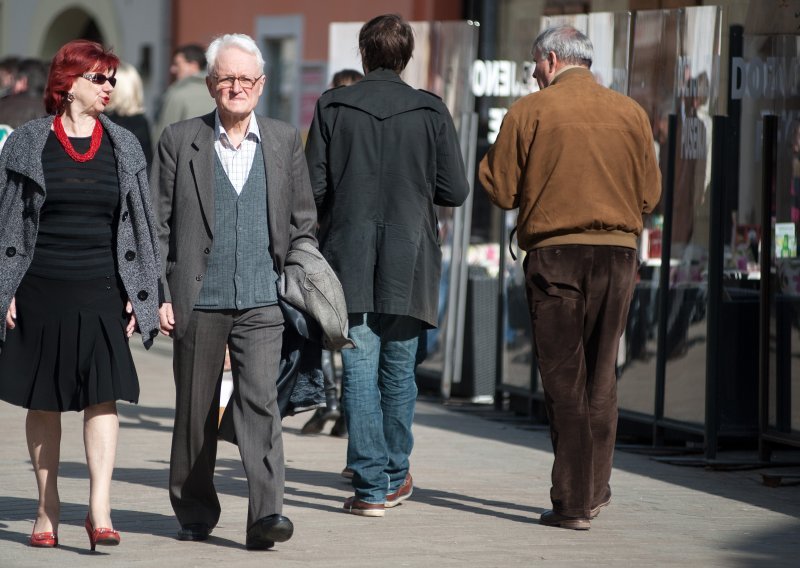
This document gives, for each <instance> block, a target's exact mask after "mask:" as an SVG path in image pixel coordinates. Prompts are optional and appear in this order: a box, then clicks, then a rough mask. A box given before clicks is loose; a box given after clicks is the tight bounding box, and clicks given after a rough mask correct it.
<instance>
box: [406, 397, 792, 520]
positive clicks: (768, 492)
mask: <svg viewBox="0 0 800 568" xmlns="http://www.w3.org/2000/svg"><path fill="white" fill-rule="evenodd" d="M428 408H430V407H428ZM428 408H425V407H424V406H418V407H417V413H416V415H415V416H414V423H415V424H419V425H422V426H426V427H429V428H439V429H443V430H449V431H452V430H453V427H454V425H456V426H457V427H458V428H459V430H458V431H459V433H461V434H463V435H466V436H472V437H476V438H486V439H491V440H495V441H499V442H504V443H507V444H517V445H522V446H525V447H527V448H531V449H535V450H539V451H543V452H546V453H548V454H550V453H552V446H551V445H550V438H549V436H548V435H547V434H546V433H545V434H544V435H543V432H542V430H543V429H542V428H538V427H536V428H531V426H532V425H531V423H530V421H529V420H527V419H524V418H519V417H515V416H513V415H511V414H510V413H508V412H498V411H494V410H492V409H491V408H490V407H486V406H485V405H480V406H478V405H471V406H469V407H464V408H442V409H441V410H439V409H438V408H435V407H434V408H433V409H432V410H428ZM459 414H461V415H463V418H464V419H462V420H459V419H458V418H457V417H458V415H459ZM454 415H455V417H456V418H454ZM476 418H478V420H476ZM485 421H489V422H492V423H494V424H497V425H499V426H500V427H498V428H487V427H486V424H485ZM531 430H534V431H533V432H532V431H531ZM544 432H546V430H544ZM614 469H618V470H623V471H627V472H629V473H634V474H636V475H641V476H645V477H649V478H652V479H658V480H659V481H663V482H666V483H671V484H674V485H678V486H682V487H686V488H689V489H692V490H696V491H702V492H705V493H708V494H711V495H716V496H719V497H724V498H726V499H732V500H735V501H740V502H743V503H748V504H750V505H753V506H756V507H762V508H765V509H769V510H772V511H775V512H778V513H784V514H786V515H791V516H795V517H796V516H797V515H798V514H800V507H799V506H798V505H800V487H797V486H795V487H781V488H767V487H764V486H763V485H761V483H760V479H759V476H758V474H757V473H756V472H742V471H739V472H731V471H713V470H708V471H705V472H703V474H702V475H696V474H694V473H693V472H691V471H690V470H689V469H687V468H686V467H681V466H675V465H669V464H663V463H657V462H655V461H654V460H650V459H647V458H646V457H645V458H644V459H643V458H642V457H640V456H636V455H634V454H629V453H623V452H621V451H618V452H617V454H616V456H615V459H614ZM748 474H749V476H748Z"/></svg>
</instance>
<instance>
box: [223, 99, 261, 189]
mask: <svg viewBox="0 0 800 568" xmlns="http://www.w3.org/2000/svg"><path fill="white" fill-rule="evenodd" d="M214 132H215V136H214V149H215V150H216V151H217V156H219V161H220V162H222V169H223V170H225V174H226V175H227V176H228V179H229V180H230V182H231V185H233V188H234V189H235V190H236V193H237V194H239V193H242V188H244V184H245V182H246V181H247V176H249V175H250V167H251V166H252V165H253V158H254V157H255V155H256V148H257V146H258V144H260V143H261V132H259V130H258V121H256V115H255V113H253V112H251V113H250V124H249V125H248V126H247V135H246V136H245V137H244V140H242V143H241V144H240V145H239V147H238V148H234V147H233V145H232V144H231V141H230V139H229V138H228V133H227V132H225V129H224V128H223V127H222V123H220V121H219V112H216V113H214Z"/></svg>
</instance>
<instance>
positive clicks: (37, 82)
mask: <svg viewBox="0 0 800 568" xmlns="http://www.w3.org/2000/svg"><path fill="white" fill-rule="evenodd" d="M22 77H25V78H26V79H27V80H28V91H27V92H28V94H29V95H30V96H36V97H41V96H42V95H44V89H45V87H46V86H47V65H45V63H44V61H42V60H40V59H34V58H28V59H23V60H22V61H20V62H19V66H18V67H17V79H21V78H22Z"/></svg>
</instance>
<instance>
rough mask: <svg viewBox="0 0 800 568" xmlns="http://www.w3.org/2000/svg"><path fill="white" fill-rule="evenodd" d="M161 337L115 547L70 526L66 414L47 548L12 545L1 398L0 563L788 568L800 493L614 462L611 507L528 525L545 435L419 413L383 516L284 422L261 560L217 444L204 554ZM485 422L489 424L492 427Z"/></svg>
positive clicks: (118, 485)
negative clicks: (179, 495)
mask: <svg viewBox="0 0 800 568" xmlns="http://www.w3.org/2000/svg"><path fill="white" fill-rule="evenodd" d="M169 348H170V344H169V342H168V341H166V340H164V339H159V340H158V341H157V344H156V347H155V348H154V349H152V350H151V351H150V352H147V353H145V352H144V350H143V349H141V347H140V344H138V343H137V345H136V346H135V352H134V356H135V358H136V361H137V367H138V369H139V374H140V380H141V387H142V396H141V400H140V403H139V405H135V406H134V405H128V404H120V419H121V423H122V428H121V430H120V442H119V449H118V455H117V467H116V470H115V472H114V496H113V503H112V505H113V518H114V524H115V528H117V529H118V530H120V531H121V533H122V543H121V545H120V546H118V547H116V548H102V549H98V552H97V553H91V552H89V547H88V539H87V537H86V533H85V531H84V529H83V518H84V517H85V515H86V502H87V495H88V477H87V472H86V466H85V458H84V455H83V443H82V439H81V418H80V416H79V415H76V414H69V415H65V416H64V420H63V442H62V452H61V459H62V464H61V471H60V483H59V490H60V493H61V499H62V511H61V527H60V529H59V540H60V543H61V545H60V546H59V547H58V548H57V549H32V548H30V547H28V546H26V543H27V539H28V535H29V534H30V532H31V529H32V521H33V518H34V515H35V511H36V489H35V482H34V477H33V474H32V471H31V466H30V462H29V458H28V453H27V449H26V445H25V434H24V418H25V412H24V410H21V409H18V408H16V407H12V406H10V405H8V404H5V403H0V431H2V432H4V434H5V439H4V441H3V444H2V446H0V480H1V481H0V567H2V568H12V567H13V568H16V567H27V566H47V567H56V566H58V567H81V568H85V567H86V566H89V565H92V566H100V565H102V566H114V567H123V566H124V567H149V566H168V567H171V568H181V567H189V566H203V567H209V568H211V567H222V566H226V567H231V568H233V567H236V568H239V567H249V566H276V567H277V566H280V567H292V566H298V567H299V566H303V567H325V568H337V567H342V568H356V567H362V566H363V567H367V566H369V567H376V566H382V567H390V568H393V567H401V566H409V567H419V568H422V567H426V568H427V567H440V566H441V567H448V566H454V567H459V568H465V567H473V566H474V567H512V566H531V565H548V566H587V565H591V566H593V567H596V566H636V567H638V566H678V565H680V566H687V567H710V566H720V567H737V568H739V567H741V568H743V567H761V566H764V567H775V566H798V565H800V559H799V557H800V487H798V486H794V487H780V488H768V487H765V486H763V485H762V484H761V476H760V475H759V474H758V472H754V471H737V472H715V471H706V470H704V469H701V468H686V467H677V466H671V465H666V464H662V463H658V462H655V461H653V460H651V459H649V458H648V457H646V456H641V455H635V454H629V453H623V452H618V453H617V456H616V462H615V465H616V468H615V471H614V474H613V478H612V488H613V489H614V498H613V502H612V504H611V506H609V507H607V508H606V509H603V512H602V513H601V515H600V516H599V517H598V518H597V519H596V520H595V521H593V522H592V529H591V530H590V531H569V530H563V529H555V528H549V527H544V526H540V525H539V524H538V523H537V519H538V517H539V514H540V513H541V512H542V511H543V510H544V509H547V508H549V503H550V502H549V497H548V491H549V486H550V482H549V476H550V466H551V464H552V455H551V451H550V441H549V438H548V435H547V432H546V430H543V429H537V428H533V427H531V426H530V425H527V426H526V425H525V423H524V422H522V421H519V420H513V419H511V418H510V417H509V419H503V417H502V416H500V415H494V418H495V419H487V418H485V417H482V415H487V416H490V417H492V415H493V413H490V412H485V413H484V412H468V411H463V410H454V409H450V408H448V407H445V406H442V405H440V404H435V403H430V402H420V403H419V404H418V407H417V417H416V424H415V437H416V446H415V450H414V454H413V455H412V464H413V470H412V472H413V475H414V481H415V490H414V495H413V496H412V497H411V499H409V500H408V501H406V502H405V503H404V504H403V505H401V506H399V507H396V508H394V509H391V510H388V511H387V513H386V516H385V517H384V518H378V519H375V518H363V517H356V516H353V515H347V514H344V513H343V512H342V511H341V510H340V508H341V505H342V502H343V501H344V499H345V498H346V497H347V496H348V495H349V494H350V490H349V486H348V482H347V481H346V480H344V479H343V478H341V477H340V475H339V472H340V470H341V469H342V467H343V466H344V456H345V449H346V445H347V442H346V440H341V439H338V438H333V437H331V436H327V435H319V436H311V437H306V436H300V435H299V431H300V427H301V426H302V425H303V423H304V422H305V420H306V419H307V418H308V416H309V415H308V414H303V415H300V416H296V417H292V418H288V419H287V420H285V421H284V439H285V445H286V460H287V464H286V466H287V472H286V477H287V481H286V501H285V509H284V514H286V515H287V516H289V517H290V518H291V519H292V521H293V522H294V524H295V536H294V538H292V539H291V540H290V541H289V542H287V543H283V544H278V545H277V546H276V548H275V549H274V550H272V551H268V552H247V551H246V550H245V549H244V532H245V527H244V523H245V519H246V515H247V497H246V496H247V490H246V484H245V481H244V473H243V470H242V467H241V463H240V461H239V456H238V452H237V450H236V448H235V447H233V446H231V445H229V444H225V443H221V444H220V447H219V458H218V462H217V479H216V484H217V488H218V491H219V494H220V500H221V502H222V517H221V519H220V523H219V525H218V526H217V528H216V529H215V530H214V533H213V534H212V537H211V538H210V539H209V540H208V541H207V542H205V543H192V542H180V541H178V540H176V539H175V532H176V530H177V528H178V527H177V523H176V521H175V519H174V517H173V515H172V510H171V508H170V504H169V499H168V496H167V489H166V487H167V475H168V468H169V463H168V460H169V449H170V433H171V428H172V407H173V402H174V401H173V398H174V389H173V386H172V375H171V359H170V353H169ZM498 418H499V419H498Z"/></svg>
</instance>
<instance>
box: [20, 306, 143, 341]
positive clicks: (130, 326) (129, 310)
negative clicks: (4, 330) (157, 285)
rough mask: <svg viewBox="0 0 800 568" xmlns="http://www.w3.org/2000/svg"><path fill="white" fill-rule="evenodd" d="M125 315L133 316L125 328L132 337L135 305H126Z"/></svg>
mask: <svg viewBox="0 0 800 568" xmlns="http://www.w3.org/2000/svg"><path fill="white" fill-rule="evenodd" d="M12 305H13V304H12ZM125 313H126V314H128V315H129V316H131V317H130V319H129V320H128V326H127V327H126V328H125V335H127V336H128V337H132V336H133V332H134V331H136V314H135V313H133V305H132V304H131V301H130V300H128V303H127V304H125Z"/></svg>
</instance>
